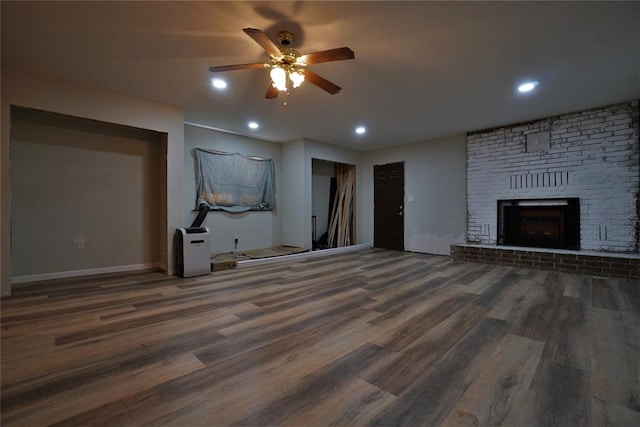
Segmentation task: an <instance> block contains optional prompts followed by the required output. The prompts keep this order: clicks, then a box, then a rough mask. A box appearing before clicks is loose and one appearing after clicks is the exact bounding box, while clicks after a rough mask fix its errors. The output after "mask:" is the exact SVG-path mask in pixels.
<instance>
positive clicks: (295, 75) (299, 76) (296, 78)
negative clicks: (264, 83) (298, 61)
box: [289, 70, 304, 87]
mask: <svg viewBox="0 0 640 427" xmlns="http://www.w3.org/2000/svg"><path fill="white" fill-rule="evenodd" d="M289 78H290V79H291V83H292V84H293V87H300V85H301V84H302V82H304V73H303V72H302V71H300V70H296V71H291V72H290V73H289Z"/></svg>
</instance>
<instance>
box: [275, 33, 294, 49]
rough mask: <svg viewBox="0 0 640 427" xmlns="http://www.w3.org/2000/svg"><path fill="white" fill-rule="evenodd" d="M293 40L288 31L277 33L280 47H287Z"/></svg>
mask: <svg viewBox="0 0 640 427" xmlns="http://www.w3.org/2000/svg"><path fill="white" fill-rule="evenodd" d="M293 39H294V37H293V34H292V33H291V32H290V31H280V32H279V33H278V40H280V44H281V45H282V46H289V45H290V44H291V42H293Z"/></svg>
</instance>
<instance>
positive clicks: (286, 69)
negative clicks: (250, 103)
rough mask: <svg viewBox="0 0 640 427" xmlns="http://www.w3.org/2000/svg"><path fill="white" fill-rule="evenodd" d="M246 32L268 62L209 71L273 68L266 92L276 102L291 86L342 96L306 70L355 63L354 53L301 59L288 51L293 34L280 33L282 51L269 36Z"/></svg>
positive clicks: (332, 52) (327, 53) (318, 54)
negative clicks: (320, 65) (326, 64)
mask: <svg viewBox="0 0 640 427" xmlns="http://www.w3.org/2000/svg"><path fill="white" fill-rule="evenodd" d="M242 31H244V32H245V33H246V34H247V35H248V36H249V37H251V38H252V39H253V40H254V41H255V42H256V43H258V44H259V45H260V46H262V48H263V49H264V50H265V51H266V52H267V53H268V54H269V62H266V63H255V64H238V65H223V66H220V67H210V68H209V71H211V72H213V73H219V72H223V71H233V70H243V69H247V68H262V69H265V68H270V69H271V72H270V76H271V80H272V81H271V83H270V84H269V87H268V88H267V93H266V95H265V98H267V99H274V98H276V97H277V96H278V93H279V92H281V91H282V92H288V90H289V83H291V85H292V86H293V87H294V88H295V87H298V86H300V85H301V84H302V82H303V81H305V80H306V81H308V82H310V83H311V84H314V85H316V86H318V87H319V88H320V89H323V90H325V91H326V92H328V93H330V94H331V95H335V94H336V93H338V92H340V89H341V88H340V86H338V85H336V84H334V83H331V82H330V81H329V80H327V79H325V78H323V77H320V76H319V75H317V74H316V73H314V72H313V71H311V70H309V69H308V68H307V66H308V65H311V64H317V63H320V62H331V61H341V60H344V59H353V58H354V57H355V56H354V53H353V51H352V50H351V49H349V48H348V47H340V48H337V49H329V50H323V51H320V52H313V53H308V54H306V55H301V54H300V52H298V51H297V50H295V49H292V48H290V47H288V46H289V45H290V44H291V42H292V41H293V39H294V37H293V34H292V33H291V32H289V31H280V32H279V33H278V40H279V41H280V45H281V46H282V47H278V46H276V44H275V43H274V42H272V41H271V39H269V37H267V35H266V34H265V33H264V32H263V31H262V30H258V29H256V28H245V29H243V30H242Z"/></svg>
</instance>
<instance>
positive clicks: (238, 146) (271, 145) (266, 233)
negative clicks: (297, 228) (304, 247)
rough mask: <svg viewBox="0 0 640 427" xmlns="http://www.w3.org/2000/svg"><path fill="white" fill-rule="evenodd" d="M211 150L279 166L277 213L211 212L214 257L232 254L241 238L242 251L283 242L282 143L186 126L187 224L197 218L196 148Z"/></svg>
mask: <svg viewBox="0 0 640 427" xmlns="http://www.w3.org/2000/svg"><path fill="white" fill-rule="evenodd" d="M197 147H200V148H207V149H213V150H218V151H224V152H229V153H241V154H244V155H248V156H258V157H264V158H268V159H273V161H274V166H275V175H276V176H275V184H276V208H275V210H273V211H264V212H263V211H249V212H243V213H228V212H224V211H211V212H209V213H208V215H207V219H206V221H205V223H204V224H203V225H204V226H206V227H208V228H209V229H210V230H211V236H210V251H211V254H212V255H213V254H218V253H225V252H231V251H232V250H233V249H234V238H235V236H238V250H248V249H259V248H267V247H270V246H275V245H279V244H280V242H281V229H280V214H279V212H281V210H282V208H281V200H282V193H283V190H282V189H281V188H280V187H281V185H282V184H281V183H282V179H281V172H280V171H281V148H282V147H281V144H279V143H275V142H267V141H262V140H258V139H253V138H248V137H244V136H239V135H234V134H230V133H224V132H219V131H216V130H212V129H207V128H203V127H198V126H192V125H185V127H184V183H183V184H184V192H183V207H184V218H185V223H184V225H183V227H187V226H189V225H191V222H192V221H193V219H194V218H195V217H196V214H197V212H195V211H194V209H195V207H196V206H195V203H196V187H195V172H194V160H193V153H192V151H193V149H194V148H197Z"/></svg>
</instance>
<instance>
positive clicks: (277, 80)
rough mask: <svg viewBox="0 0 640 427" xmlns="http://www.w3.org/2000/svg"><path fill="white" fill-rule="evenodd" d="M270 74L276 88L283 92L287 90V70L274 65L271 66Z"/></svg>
mask: <svg viewBox="0 0 640 427" xmlns="http://www.w3.org/2000/svg"><path fill="white" fill-rule="evenodd" d="M269 75H270V76H271V81H272V82H273V86H274V87H275V88H276V89H278V90H280V91H283V92H284V91H286V90H287V72H286V71H285V70H284V69H282V68H280V67H273V68H271V73H269Z"/></svg>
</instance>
